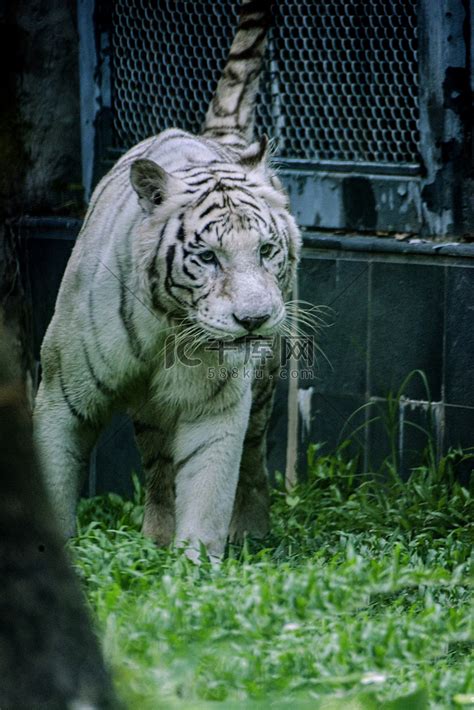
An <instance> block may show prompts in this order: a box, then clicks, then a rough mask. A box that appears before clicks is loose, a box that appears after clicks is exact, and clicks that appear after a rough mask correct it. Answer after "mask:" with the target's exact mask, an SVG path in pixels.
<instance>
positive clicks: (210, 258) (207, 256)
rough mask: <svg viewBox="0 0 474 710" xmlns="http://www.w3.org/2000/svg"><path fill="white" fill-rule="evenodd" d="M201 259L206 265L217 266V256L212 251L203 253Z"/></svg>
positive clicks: (200, 255)
mask: <svg viewBox="0 0 474 710" xmlns="http://www.w3.org/2000/svg"><path fill="white" fill-rule="evenodd" d="M199 258H200V259H201V261H203V262H204V263H205V264H215V263H216V262H217V259H216V255H215V254H214V252H213V251H211V250H210V249H208V250H207V251H202V252H201V253H200V254H199Z"/></svg>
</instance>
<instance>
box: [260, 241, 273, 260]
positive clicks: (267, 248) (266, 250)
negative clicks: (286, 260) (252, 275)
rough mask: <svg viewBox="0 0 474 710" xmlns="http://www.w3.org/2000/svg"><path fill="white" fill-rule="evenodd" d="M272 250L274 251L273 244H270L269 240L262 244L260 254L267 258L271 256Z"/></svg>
mask: <svg viewBox="0 0 474 710" xmlns="http://www.w3.org/2000/svg"><path fill="white" fill-rule="evenodd" d="M272 251H273V245H272V244H270V242H267V243H266V244H262V246H261V247H260V256H261V257H262V259H266V258H267V257H268V256H270V254H271V253H272Z"/></svg>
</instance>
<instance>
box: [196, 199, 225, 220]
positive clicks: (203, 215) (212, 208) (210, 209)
mask: <svg viewBox="0 0 474 710" xmlns="http://www.w3.org/2000/svg"><path fill="white" fill-rule="evenodd" d="M216 209H221V207H220V205H216V203H215V202H213V203H212V205H209V207H206V209H205V210H204V212H201V214H200V215H199V217H198V219H202V218H203V217H205V216H206V215H208V214H209V213H210V212H212V211H213V210H216Z"/></svg>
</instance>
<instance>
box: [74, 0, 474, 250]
mask: <svg viewBox="0 0 474 710" xmlns="http://www.w3.org/2000/svg"><path fill="white" fill-rule="evenodd" d="M281 1H282V2H283V1H284V0H281ZM417 12H418V43H419V50H418V54H419V109H420V126H419V128H420V144H419V151H420V156H421V165H420V166H418V165H403V166H399V167H397V166H396V165H395V166H394V165H393V164H391V165H384V164H377V163H360V162H359V163H355V162H354V163H353V164H352V165H349V164H348V163H337V162H335V161H330V162H320V163H314V162H313V163H312V162H308V161H305V160H285V161H279V164H280V165H281V170H280V172H281V177H282V178H283V181H284V182H285V184H286V186H287V188H288V190H289V192H290V195H291V202H292V209H293V212H294V214H295V216H296V218H297V220H298V221H299V223H300V225H301V226H302V227H303V228H312V229H318V230H348V231H352V232H353V231H357V232H361V233H366V232H368V233H376V232H388V233H392V232H395V233H396V232H408V233H414V234H419V235H420V236H422V237H447V236H456V237H460V236H463V235H464V234H466V233H469V232H471V233H472V223H473V217H472V214H473V206H472V201H470V200H471V195H472V188H473V177H472V152H473V145H472V127H471V123H472V116H471V113H470V111H469V106H470V93H471V91H472V87H473V85H474V79H473V76H474V74H473V68H472V62H473V60H472V16H471V15H472V7H471V4H470V2H469V0H418V4H417ZM110 23H111V14H110V8H108V7H107V3H106V2H105V1H104V0H79V2H78V27H79V37H80V78H81V82H80V83H81V125H82V160H83V174H84V185H85V188H86V194H87V196H90V193H91V190H92V187H93V185H94V184H95V182H96V181H97V179H98V177H100V176H101V175H102V174H103V173H104V172H105V171H106V170H107V169H108V168H109V167H110V166H111V165H112V163H113V161H114V160H115V159H116V157H117V151H115V153H114V151H113V150H112V151H111V149H110V148H111V146H112V145H113V131H112V123H113V121H112V111H113V108H112V96H111V47H110V33H111V25H110Z"/></svg>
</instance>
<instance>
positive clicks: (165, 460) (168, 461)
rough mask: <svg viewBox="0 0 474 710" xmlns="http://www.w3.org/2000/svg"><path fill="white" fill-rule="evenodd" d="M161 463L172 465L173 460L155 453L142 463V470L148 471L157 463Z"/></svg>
mask: <svg viewBox="0 0 474 710" xmlns="http://www.w3.org/2000/svg"><path fill="white" fill-rule="evenodd" d="M160 461H161V462H162V463H164V464H168V465H169V464H172V463H173V459H172V457H171V456H166V455H165V454H162V453H155V454H153V456H152V457H151V458H149V459H147V460H146V461H143V468H144V469H145V470H149V469H150V468H154V467H155V466H156V464H157V463H159V462H160Z"/></svg>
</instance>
